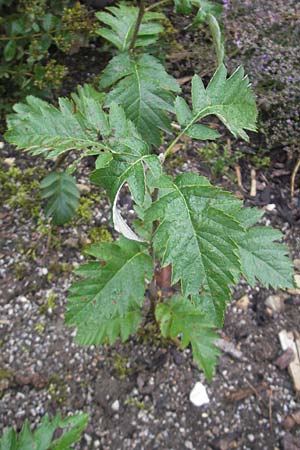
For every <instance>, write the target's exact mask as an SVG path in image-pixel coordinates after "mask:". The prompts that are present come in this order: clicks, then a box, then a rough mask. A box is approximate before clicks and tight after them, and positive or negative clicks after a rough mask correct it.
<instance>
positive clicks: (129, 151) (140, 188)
mask: <svg viewBox="0 0 300 450" xmlns="http://www.w3.org/2000/svg"><path fill="white" fill-rule="evenodd" d="M109 127H110V129H111V132H112V136H111V139H110V140H109V142H108V145H109V146H110V148H112V149H113V159H111V160H110V161H108V162H107V163H105V165H104V166H103V167H101V168H99V169H96V170H94V171H93V173H92V174H91V177H90V178H91V181H92V182H93V183H95V184H97V185H98V186H102V187H103V188H105V189H106V191H107V193H108V195H109V197H110V199H111V200H112V201H114V199H115V197H116V195H117V193H118V190H119V189H120V188H121V186H122V185H123V184H124V183H125V182H127V183H128V185H129V188H130V191H131V194H132V197H133V200H134V201H135V203H136V204H138V205H142V204H143V203H144V201H145V196H146V172H147V170H148V169H149V170H150V171H151V172H152V173H153V175H154V176H155V177H158V176H159V175H160V173H161V164H160V162H159V159H158V157H157V156H156V155H150V154H149V151H150V149H149V146H148V145H147V144H146V143H145V142H144V141H143V140H142V138H141V136H140V135H139V134H138V133H137V131H136V129H135V127H134V126H133V124H132V123H131V122H130V121H128V120H127V119H126V117H125V114H124V110H123V109H122V108H121V107H120V106H118V105H116V104H115V103H113V104H112V105H111V108H110V115H109Z"/></svg>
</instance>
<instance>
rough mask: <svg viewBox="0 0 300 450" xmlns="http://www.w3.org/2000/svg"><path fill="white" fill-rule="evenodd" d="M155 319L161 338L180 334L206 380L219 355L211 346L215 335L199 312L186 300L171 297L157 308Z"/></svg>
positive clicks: (210, 374) (209, 378)
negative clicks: (190, 349) (158, 325)
mask: <svg viewBox="0 0 300 450" xmlns="http://www.w3.org/2000/svg"><path fill="white" fill-rule="evenodd" d="M155 317H156V320H157V321H158V322H159V324H160V329H161V333H162V335H163V336H164V337H170V338H171V339H172V338H173V339H174V338H176V337H177V336H178V335H180V336H181V345H182V347H183V348H186V347H187V346H188V345H189V344H191V346H192V350H193V357H194V359H195V361H196V362H197V364H198V365H199V367H201V368H202V369H203V370H204V373H205V376H206V378H207V379H208V380H209V381H210V380H211V379H212V377H213V374H214V370H215V365H216V361H217V357H218V355H219V353H220V352H219V350H218V349H217V348H216V347H215V345H214V342H215V341H216V339H217V338H218V335H217V334H216V333H214V332H213V331H212V329H211V328H212V327H213V325H212V324H211V323H210V322H209V321H207V319H206V317H205V316H204V315H203V313H202V312H200V311H199V309H197V308H196V307H195V306H194V305H193V304H192V303H191V302H190V301H189V300H188V299H187V298H184V297H172V298H170V299H168V300H167V301H166V302H164V303H160V304H158V305H157V307H156V309H155Z"/></svg>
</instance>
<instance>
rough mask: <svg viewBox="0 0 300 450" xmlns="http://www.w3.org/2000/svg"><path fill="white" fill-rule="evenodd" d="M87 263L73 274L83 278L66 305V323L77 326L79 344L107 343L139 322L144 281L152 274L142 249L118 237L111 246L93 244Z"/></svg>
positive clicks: (123, 334)
mask: <svg viewBox="0 0 300 450" xmlns="http://www.w3.org/2000/svg"><path fill="white" fill-rule="evenodd" d="M87 253H88V254H89V255H92V256H94V257H96V258H97V259H98V261H92V262H89V263H87V264H85V265H83V266H82V267H80V268H79V269H78V270H77V271H76V272H77V273H78V274H79V275H81V276H83V277H84V278H85V279H84V280H80V281H77V282H75V283H74V284H73V285H72V286H71V288H70V292H71V295H70V296H69V300H68V305H67V308H68V310H67V315H66V323H67V324H68V325H75V326H76V327H77V330H78V331H77V341H78V342H80V343H81V344H91V343H94V344H100V343H102V342H103V341H104V340H105V339H108V340H109V341H110V342H111V343H112V342H114V341H115V340H116V338H117V337H118V336H119V335H121V338H122V339H123V340H126V339H127V338H128V336H129V335H130V334H132V333H134V332H135V331H136V329H137V327H138V325H139V323H140V321H141V312H140V308H141V306H142V304H143V302H144V294H145V278H147V279H151V277H152V274H153V268H152V260H151V258H150V256H149V255H148V254H147V253H146V252H145V247H144V246H143V245H141V244H138V243H136V242H134V241H129V240H127V239H124V238H121V239H120V240H119V241H116V242H114V243H103V244H97V245H93V246H91V247H90V248H89V250H88V252H87Z"/></svg>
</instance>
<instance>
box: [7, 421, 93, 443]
mask: <svg viewBox="0 0 300 450" xmlns="http://www.w3.org/2000/svg"><path fill="white" fill-rule="evenodd" d="M88 418H89V416H88V415H87V414H76V415H73V416H69V417H67V418H66V419H62V418H61V416H60V415H59V414H58V415H56V416H55V417H54V418H53V420H50V419H49V417H48V415H47V414H46V415H45V416H44V417H43V419H42V421H41V424H40V425H39V426H38V427H37V429H36V430H35V431H34V432H32V431H31V430H30V426H29V422H28V421H27V420H26V421H25V422H24V425H23V427H22V430H21V431H20V433H19V435H18V436H17V433H16V432H15V430H14V429H13V428H9V429H8V430H7V431H6V433H4V435H3V436H2V438H1V439H0V450H33V449H36V450H69V449H70V445H72V444H74V443H75V442H77V441H78V440H79V439H80V436H81V434H82V432H83V430H84V429H85V427H86V425H87V422H88ZM58 428H60V429H61V430H62V434H61V436H60V437H59V438H58V439H54V440H53V436H54V432H55V430H57V429H58Z"/></svg>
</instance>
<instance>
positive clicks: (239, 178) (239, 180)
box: [234, 164, 245, 191]
mask: <svg viewBox="0 0 300 450" xmlns="http://www.w3.org/2000/svg"><path fill="white" fill-rule="evenodd" d="M234 168H235V174H236V179H237V184H238V186H239V187H240V188H241V189H242V190H243V191H244V190H245V188H244V186H243V181H242V174H241V167H240V165H239V164H234Z"/></svg>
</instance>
